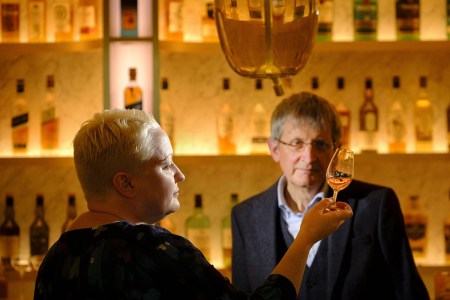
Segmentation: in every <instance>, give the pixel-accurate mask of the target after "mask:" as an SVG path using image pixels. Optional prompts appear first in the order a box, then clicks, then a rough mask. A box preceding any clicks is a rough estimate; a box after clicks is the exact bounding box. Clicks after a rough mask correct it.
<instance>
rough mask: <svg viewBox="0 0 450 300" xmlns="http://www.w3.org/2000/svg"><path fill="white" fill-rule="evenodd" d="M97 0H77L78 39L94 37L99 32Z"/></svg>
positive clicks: (96, 36)
mask: <svg viewBox="0 0 450 300" xmlns="http://www.w3.org/2000/svg"><path fill="white" fill-rule="evenodd" d="M97 14H98V0H79V1H78V8H77V17H78V30H79V32H78V33H79V35H80V40H87V39H95V38H98V34H99V28H98V27H99V22H98V16H97Z"/></svg>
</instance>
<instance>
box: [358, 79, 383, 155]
mask: <svg viewBox="0 0 450 300" xmlns="http://www.w3.org/2000/svg"><path fill="white" fill-rule="evenodd" d="M373 98H374V92H373V87H372V79H371V78H367V79H366V82H365V89H364V103H363V104H362V105H361V108H360V109H359V129H360V134H361V143H362V146H361V151H363V152H376V151H377V143H378V136H377V135H378V108H377V106H376V105H375V102H374V100H373Z"/></svg>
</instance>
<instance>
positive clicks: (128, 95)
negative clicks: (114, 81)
mask: <svg viewBox="0 0 450 300" xmlns="http://www.w3.org/2000/svg"><path fill="white" fill-rule="evenodd" d="M136 73H137V71H136V68H129V70H128V76H129V78H130V81H129V82H128V85H127V87H126V88H125V91H124V97H125V108H126V109H141V110H142V89H141V87H140V86H139V84H138V83H137V81H136V76H137V74H136Z"/></svg>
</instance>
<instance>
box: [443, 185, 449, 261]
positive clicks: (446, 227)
mask: <svg viewBox="0 0 450 300" xmlns="http://www.w3.org/2000/svg"><path fill="white" fill-rule="evenodd" d="M448 200H449V201H450V190H449V191H448ZM444 243H445V244H444V245H445V263H446V264H450V214H449V215H448V216H447V218H446V219H445V221H444Z"/></svg>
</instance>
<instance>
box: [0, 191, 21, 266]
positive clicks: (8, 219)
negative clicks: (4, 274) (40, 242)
mask: <svg viewBox="0 0 450 300" xmlns="http://www.w3.org/2000/svg"><path fill="white" fill-rule="evenodd" d="M19 249H20V228H19V225H17V223H16V220H15V218H14V197H13V196H12V195H6V209H5V220H4V221H3V223H2V225H1V226H0V254H1V258H2V265H3V266H6V267H7V266H11V257H13V256H16V255H18V254H19Z"/></svg>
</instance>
